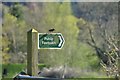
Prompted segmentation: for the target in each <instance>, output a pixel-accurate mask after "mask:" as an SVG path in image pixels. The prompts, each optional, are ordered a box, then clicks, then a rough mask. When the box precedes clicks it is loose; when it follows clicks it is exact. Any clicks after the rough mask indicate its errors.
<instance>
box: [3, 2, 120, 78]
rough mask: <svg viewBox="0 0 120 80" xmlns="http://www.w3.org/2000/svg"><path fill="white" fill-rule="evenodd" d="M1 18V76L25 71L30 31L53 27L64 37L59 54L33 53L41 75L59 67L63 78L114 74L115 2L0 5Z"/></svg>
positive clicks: (46, 30) (116, 15)
mask: <svg viewBox="0 0 120 80" xmlns="http://www.w3.org/2000/svg"><path fill="white" fill-rule="evenodd" d="M2 19H3V22H2V41H1V42H2V63H3V68H2V72H3V77H14V76H15V75H16V74H18V73H19V72H20V71H26V62H27V59H26V58H27V31H29V30H30V29H31V28H34V29H36V30H37V31H38V32H40V33H47V32H48V30H49V29H51V28H54V29H55V31H54V32H55V33H62V35H63V37H64V39H65V44H64V46H63V47H62V49H60V50H54V49H52V50H51V49H39V53H38V59H39V60H38V62H39V69H40V70H41V71H43V72H45V69H44V67H46V68H47V69H49V68H52V69H51V70H54V69H57V70H58V73H59V72H60V71H59V70H61V69H62V70H63V72H62V73H64V74H65V76H66V78H84V77H88V78H98V77H99V78H101V77H102V78H103V77H105V78H106V77H111V76H116V75H117V74H118V72H117V71H118V68H117V67H116V66H118V62H117V58H118V57H119V56H120V55H119V54H118V45H117V41H118V3H117V2H112V3H111V2H99V3H97V2H90V3H89V2H85V3H84V2H50V3H48V2H3V3H2ZM107 70H108V72H107ZM65 71H66V72H65ZM115 71H116V72H115ZM46 73H48V72H46ZM68 73H69V74H68Z"/></svg>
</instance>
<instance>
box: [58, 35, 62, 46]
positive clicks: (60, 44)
mask: <svg viewBox="0 0 120 80" xmlns="http://www.w3.org/2000/svg"><path fill="white" fill-rule="evenodd" d="M58 37H59V38H60V43H59V45H58V46H59V47H60V46H62V38H61V36H58Z"/></svg>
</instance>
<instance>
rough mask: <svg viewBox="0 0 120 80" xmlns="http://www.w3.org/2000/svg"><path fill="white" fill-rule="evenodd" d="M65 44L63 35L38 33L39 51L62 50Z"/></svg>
mask: <svg viewBox="0 0 120 80" xmlns="http://www.w3.org/2000/svg"><path fill="white" fill-rule="evenodd" d="M64 42H65V40H64V38H63V36H62V34H61V33H38V49H42V48H43V49H61V48H62V46H63V45H64Z"/></svg>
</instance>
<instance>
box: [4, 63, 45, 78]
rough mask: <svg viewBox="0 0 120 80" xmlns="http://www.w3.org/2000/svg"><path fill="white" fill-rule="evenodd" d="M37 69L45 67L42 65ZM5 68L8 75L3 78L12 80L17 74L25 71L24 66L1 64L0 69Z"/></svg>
mask: <svg viewBox="0 0 120 80" xmlns="http://www.w3.org/2000/svg"><path fill="white" fill-rule="evenodd" d="M38 67H39V69H42V68H43V67H46V66H45V65H44V64H39V65H38ZM4 68H6V69H7V71H8V75H7V76H5V78H13V77H14V76H15V75H17V74H18V73H19V72H21V71H24V70H25V69H26V64H3V65H2V69H4Z"/></svg>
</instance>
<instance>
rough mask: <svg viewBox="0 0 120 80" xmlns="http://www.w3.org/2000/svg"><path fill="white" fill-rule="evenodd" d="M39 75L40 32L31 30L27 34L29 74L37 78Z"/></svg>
mask: <svg viewBox="0 0 120 80" xmlns="http://www.w3.org/2000/svg"><path fill="white" fill-rule="evenodd" d="M37 73H38V32H37V31H36V30H35V29H31V30H30V31H28V32H27V74H28V75H31V76H37Z"/></svg>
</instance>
